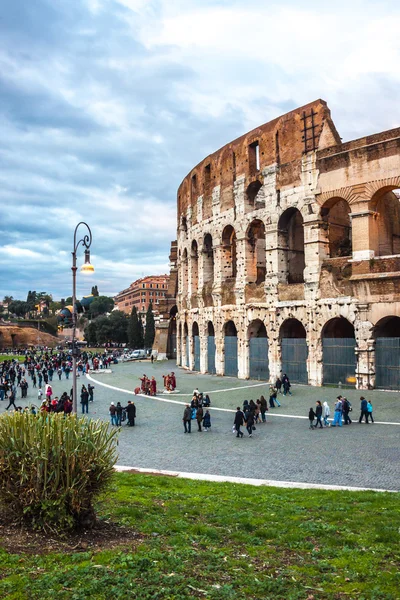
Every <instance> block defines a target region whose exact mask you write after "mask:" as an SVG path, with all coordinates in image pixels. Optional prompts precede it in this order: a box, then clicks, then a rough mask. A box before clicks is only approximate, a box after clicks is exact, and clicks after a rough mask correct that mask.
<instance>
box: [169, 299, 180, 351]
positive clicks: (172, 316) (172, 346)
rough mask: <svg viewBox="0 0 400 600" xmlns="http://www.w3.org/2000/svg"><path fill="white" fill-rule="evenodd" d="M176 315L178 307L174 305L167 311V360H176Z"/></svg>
mask: <svg viewBox="0 0 400 600" xmlns="http://www.w3.org/2000/svg"><path fill="white" fill-rule="evenodd" d="M177 314H178V307H177V306H176V304H175V305H174V306H173V307H172V308H171V310H170V311H169V324H168V340H167V358H171V359H176V348H177V339H176V336H177V328H176V318H177Z"/></svg>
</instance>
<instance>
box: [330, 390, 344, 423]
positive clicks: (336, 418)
mask: <svg viewBox="0 0 400 600" xmlns="http://www.w3.org/2000/svg"><path fill="white" fill-rule="evenodd" d="M336 425H338V427H341V426H342V396H338V397H337V398H336V404H335V416H334V418H333V423H332V427H336Z"/></svg>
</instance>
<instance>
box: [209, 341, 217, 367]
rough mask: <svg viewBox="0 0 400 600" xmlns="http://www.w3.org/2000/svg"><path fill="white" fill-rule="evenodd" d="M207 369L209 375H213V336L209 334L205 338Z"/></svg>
mask: <svg viewBox="0 0 400 600" xmlns="http://www.w3.org/2000/svg"><path fill="white" fill-rule="evenodd" d="M207 371H208V372H209V373H211V375H215V373H216V372H217V371H216V368H215V337H214V336H213V335H209V336H208V338H207Z"/></svg>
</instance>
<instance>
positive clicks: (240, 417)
mask: <svg viewBox="0 0 400 600" xmlns="http://www.w3.org/2000/svg"><path fill="white" fill-rule="evenodd" d="M243 423H244V414H243V411H242V410H240V406H238V407H237V408H236V414H235V419H234V421H233V425H234V428H235V429H236V437H241V438H242V437H243V431H241V430H240V428H241V426H242V425H243Z"/></svg>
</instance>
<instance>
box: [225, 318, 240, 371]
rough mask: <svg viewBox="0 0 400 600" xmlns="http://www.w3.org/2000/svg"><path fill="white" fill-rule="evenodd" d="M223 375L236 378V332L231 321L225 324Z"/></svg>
mask: <svg viewBox="0 0 400 600" xmlns="http://www.w3.org/2000/svg"><path fill="white" fill-rule="evenodd" d="M224 340H225V375H229V376H230V377H237V375H238V356H237V330H236V326H235V323H234V322H233V321H228V322H227V323H225V327H224Z"/></svg>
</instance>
